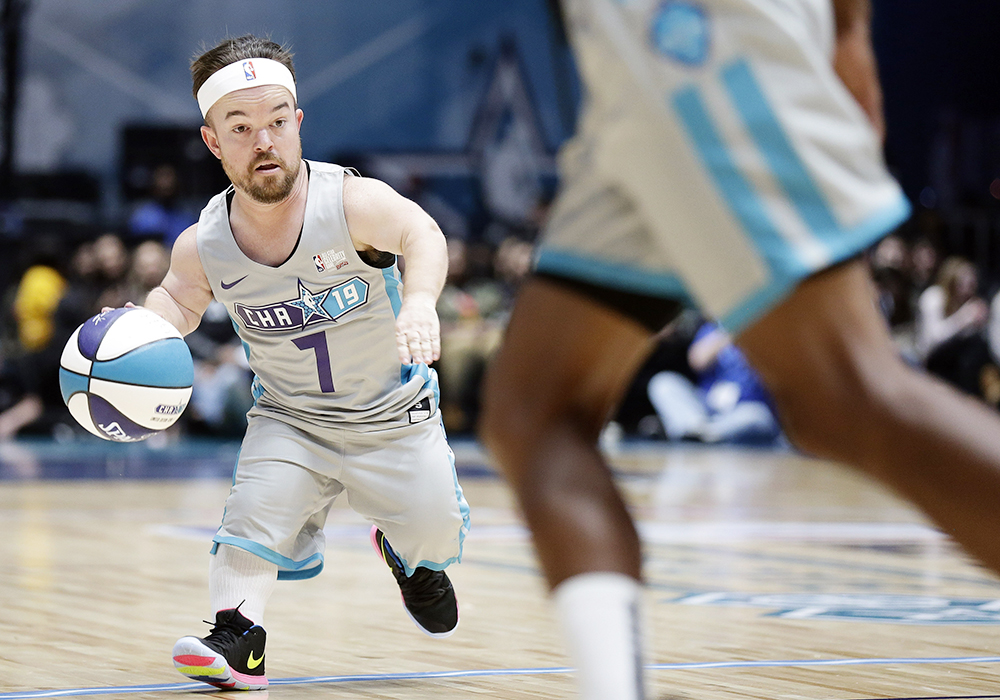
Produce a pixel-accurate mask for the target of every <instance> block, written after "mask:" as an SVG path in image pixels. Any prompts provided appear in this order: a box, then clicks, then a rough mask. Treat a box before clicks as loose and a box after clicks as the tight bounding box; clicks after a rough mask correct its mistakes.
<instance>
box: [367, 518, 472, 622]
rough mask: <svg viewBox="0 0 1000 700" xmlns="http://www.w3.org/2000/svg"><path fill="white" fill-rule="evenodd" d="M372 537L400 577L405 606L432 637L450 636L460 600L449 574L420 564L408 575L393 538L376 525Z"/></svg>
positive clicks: (390, 566)
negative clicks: (456, 595)
mask: <svg viewBox="0 0 1000 700" xmlns="http://www.w3.org/2000/svg"><path fill="white" fill-rule="evenodd" d="M371 539H372V547H374V548H375V551H376V552H378V553H379V556H380V557H382V561H384V562H385V563H386V564H388V565H389V569H390V570H391V571H392V575H393V576H395V577H396V583H398V584H399V592H400V594H401V595H402V597H403V609H404V610H406V614H407V615H409V616H410V619H411V620H413V622H414V624H416V626H417V627H419V628H420V630H421V631H422V632H423V633H424V634H428V635H430V636H431V637H450V636H451V635H452V633H453V632H454V631H455V628H456V627H458V600H456V599H455V588H454V587H453V586H452V585H451V581H449V580H448V574H446V573H445V572H443V571H433V570H431V569H428V568H426V567H423V566H418V567H417V568H416V569H415V570H414V572H413V575H412V576H407V575H406V572H405V571H404V570H403V565H402V563H401V562H400V561H399V557H397V556H396V553H395V552H394V551H392V547H390V546H389V540H387V539H386V538H385V535H384V534H383V533H382V531H381V530H379V529H378V528H377V527H375V526H374V525H372V533H371Z"/></svg>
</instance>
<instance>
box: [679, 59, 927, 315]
mask: <svg viewBox="0 0 1000 700" xmlns="http://www.w3.org/2000/svg"><path fill="white" fill-rule="evenodd" d="M722 80H723V83H724V85H725V87H726V90H727V92H728V94H729V96H730V98H731V99H732V101H733V103H734V105H735V107H736V109H737V112H738V113H739V115H740V117H741V118H742V120H743V122H744V126H745V127H746V128H747V131H748V132H749V133H750V135H751V138H752V139H753V141H754V144H755V145H756V146H757V148H758V149H759V150H760V152H761V153H762V155H763V157H764V159H765V161H766V162H767V164H768V166H769V167H770V168H771V170H772V171H773V175H774V177H775V179H776V180H777V181H778V183H779V185H780V186H781V188H782V190H783V192H784V194H785V195H786V196H787V197H788V199H789V200H790V203H791V204H792V206H794V207H795V209H796V211H797V213H798V215H799V217H800V218H801V219H802V221H803V222H804V223H805V225H806V226H807V227H808V228H809V230H810V232H811V233H812V235H813V236H815V239H816V240H817V241H818V242H819V243H820V244H822V245H823V246H824V248H825V249H826V253H827V258H826V260H825V262H824V265H823V267H828V266H830V265H834V264H836V263H838V262H841V261H843V260H846V259H848V258H850V257H851V256H853V255H856V254H857V253H859V252H861V251H862V250H864V249H865V248H867V247H868V246H870V245H872V244H873V243H875V242H876V241H877V240H879V239H880V238H881V237H883V236H884V235H885V234H886V233H888V232H889V231H891V230H892V229H893V228H894V227H895V226H897V225H899V224H900V223H902V222H903V221H905V220H906V218H907V217H908V216H909V214H910V204H909V202H908V201H906V199H905V198H904V197H902V195H900V197H899V199H897V200H896V201H894V202H892V203H891V204H890V205H888V206H887V207H886V208H885V209H883V210H882V211H880V212H878V213H876V214H875V215H873V216H871V217H869V218H868V219H867V220H866V221H865V222H863V223H861V224H859V225H857V226H853V227H851V228H850V229H845V228H844V227H842V226H841V225H840V224H838V223H837V220H836V218H835V216H834V214H833V212H832V211H831V209H830V207H829V205H828V203H827V202H826V200H825V198H824V197H823V195H822V193H821V192H820V190H819V188H818V187H817V186H816V184H815V182H814V181H813V179H812V178H811V176H810V175H809V172H808V171H807V169H806V167H805V164H804V163H803V162H802V161H801V159H800V158H799V156H798V154H797V153H796V152H795V149H794V147H793V146H792V143H791V141H790V140H789V138H788V137H787V135H786V134H785V132H784V129H783V128H782V126H781V125H780V123H779V122H778V120H777V118H776V116H775V114H774V112H773V110H772V109H771V107H770V105H769V103H768V102H767V99H766V96H765V95H764V93H763V91H762V90H761V88H760V85H759V83H758V82H757V80H756V78H755V77H754V75H753V73H752V71H751V69H750V66H749V64H747V63H746V61H743V60H741V61H736V62H734V63H731V64H729V65H728V66H727V67H725V68H724V69H723V71H722ZM671 103H672V105H673V108H674V110H675V112H676V113H677V115H678V117H679V118H680V122H681V124H682V125H683V127H684V129H685V132H686V133H687V136H688V138H689V140H690V141H691V144H692V146H693V147H694V150H695V153H696V154H697V155H698V157H699V158H700V160H701V162H702V165H703V166H704V168H705V170H706V172H707V173H708V175H709V177H710V178H711V179H712V182H713V183H714V185H715V188H716V190H717V191H718V192H719V194H720V196H721V198H722V199H723V201H724V202H725V204H726V206H727V207H728V208H729V211H730V213H731V214H732V215H733V217H734V218H735V219H736V221H737V222H738V223H739V225H740V226H741V228H742V229H743V230H744V232H745V233H746V234H747V237H748V239H749V241H750V242H751V244H752V245H753V246H754V248H755V249H756V250H757V251H758V253H759V254H760V255H761V258H762V259H763V261H764V263H765V264H766V265H767V268H768V270H769V273H770V276H771V279H770V281H769V282H768V283H766V284H765V285H763V286H761V287H759V288H758V289H757V290H756V291H754V292H753V293H752V294H750V295H749V296H748V297H747V298H745V299H743V300H742V301H741V302H740V303H739V304H737V305H735V307H734V308H732V309H730V310H729V311H728V312H726V313H725V314H723V317H722V318H721V319H719V321H720V323H722V325H723V326H724V327H725V328H726V329H727V330H729V331H730V332H732V333H738V332H740V331H741V330H743V329H744V328H746V326H748V325H750V324H751V323H753V322H754V321H755V320H756V319H758V318H760V316H762V315H763V314H764V313H766V312H767V311H768V310H770V309H771V308H772V307H773V306H774V305H775V304H777V303H778V302H779V301H780V300H781V299H782V298H784V297H785V296H786V295H787V294H789V293H790V292H791V290H792V289H794V288H795V286H796V285H797V284H798V283H799V282H800V281H801V280H802V279H804V278H805V277H808V276H809V275H811V274H813V273H814V272H816V271H817V270H818V269H819V268H814V267H812V266H809V265H807V264H806V263H805V261H803V260H802V259H801V258H800V257H799V256H798V255H797V254H796V253H795V251H794V249H793V248H792V246H791V245H789V244H788V243H787V242H786V241H785V240H784V238H783V237H782V235H781V233H780V231H779V230H778V228H777V227H776V226H775V224H774V222H773V221H772V220H771V217H770V216H769V215H768V212H767V209H766V207H765V205H764V202H763V199H762V197H761V196H760V194H759V193H758V192H757V191H756V190H755V189H754V187H753V185H752V184H751V182H750V181H749V180H748V179H747V178H746V176H745V175H744V174H743V173H742V172H741V171H740V169H739V166H738V165H737V164H736V162H735V160H734V159H733V157H732V155H731V153H730V149H729V147H728V145H727V144H726V142H725V140H724V139H723V137H722V134H721V132H720V130H719V129H718V127H717V126H716V123H715V121H714V120H713V118H712V116H711V114H710V113H709V111H708V108H707V106H706V104H705V101H704V99H703V98H702V95H701V92H700V91H699V89H698V88H697V87H695V86H688V87H685V88H682V89H680V90H678V91H677V92H675V93H674V94H673V96H672V97H671Z"/></svg>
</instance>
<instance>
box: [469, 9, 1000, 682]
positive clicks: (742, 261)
mask: <svg viewBox="0 0 1000 700" xmlns="http://www.w3.org/2000/svg"><path fill="white" fill-rule="evenodd" d="M563 10H564V12H565V20H566V23H567V26H568V29H569V33H570V37H571V40H572V42H573V46H574V49H575V52H576V57H577V60H578V65H579V68H580V71H581V73H582V76H583V80H584V83H585V86H586V89H587V92H586V98H585V102H584V106H583V113H582V115H581V117H580V121H579V130H578V133H577V135H576V136H575V138H574V139H573V140H572V141H571V142H570V143H569V144H568V145H567V146H566V147H565V149H564V151H563V153H562V154H561V167H562V175H563V180H562V186H563V189H562V192H561V194H560V197H559V199H558V201H557V202H556V205H555V208H554V211H553V214H552V218H551V222H550V224H549V227H548V230H547V232H546V236H545V238H544V240H543V242H542V245H541V249H540V253H539V256H538V260H537V267H536V271H535V274H534V276H533V278H532V279H531V280H529V281H528V282H527V283H526V285H525V286H524V287H523V288H522V292H521V295H520V298H519V299H518V301H517V304H516V307H515V309H514V312H513V316H512V318H511V321H510V325H509V327H508V330H507V335H506V338H505V341H504V343H503V346H502V347H501V349H500V351H499V353H498V355H497V357H496V359H495V363H494V364H493V366H492V367H491V369H490V371H489V373H488V376H487V379H486V385H485V399H484V400H485V406H484V415H483V418H482V421H481V425H480V430H481V435H482V436H483V438H484V440H485V442H486V444H487V445H488V447H489V448H490V450H491V451H492V453H493V455H494V456H495V457H496V459H497V461H498V463H499V465H500V466H501V467H502V469H503V471H504V472H505V474H506V476H507V477H508V479H509V480H510V482H511V484H512V485H513V488H514V490H515V492H516V493H517V496H518V498H519V501H520V504H521V506H522V508H523V511H524V514H525V517H526V519H527V521H528V523H529V525H530V527H531V529H532V532H533V535H534V543H535V546H536V548H537V551H538V555H539V558H540V560H541V562H542V566H543V569H544V573H545V576H546V577H547V579H548V582H549V584H550V586H551V588H552V590H553V596H554V600H555V605H556V608H557V612H558V616H559V618H560V621H561V624H562V625H563V627H564V629H565V634H566V639H567V644H568V646H569V650H570V653H571V657H572V658H573V661H574V663H575V665H576V667H577V668H578V676H577V678H578V683H579V687H580V690H581V693H582V696H583V697H584V698H587V699H588V700H597V699H600V700H618V699H623V700H624V699H628V700H635V699H637V698H641V697H643V688H642V651H641V649H642V648H641V634H640V614H639V612H638V608H639V602H640V593H641V590H640V583H639V581H640V552H639V541H638V538H637V536H636V531H635V527H634V524H633V521H632V519H631V517H630V516H629V513H628V512H627V510H626V507H625V504H624V503H623V501H622V498H621V496H620V495H619V492H618V491H617V490H616V488H615V486H614V483H613V481H612V476H611V473H610V471H609V469H608V467H607V465H606V463H605V462H604V460H603V459H602V457H601V455H600V454H599V452H598V449H597V438H598V434H599V433H600V431H601V428H602V426H603V425H604V423H605V421H606V419H607V418H608V416H609V414H610V413H611V411H612V409H613V408H614V406H615V404H616V402H617V401H618V400H619V397H620V396H621V395H622V394H623V392H624V390H625V387H626V386H627V385H628V383H629V381H630V379H631V377H632V375H633V373H634V372H635V370H636V369H637V368H638V367H639V366H640V364H641V363H642V361H643V359H644V358H645V357H646V355H647V353H648V352H649V350H650V347H651V340H650V339H651V337H652V335H653V334H654V333H655V332H656V331H657V330H659V329H660V328H661V327H662V326H663V325H664V324H665V323H666V322H667V321H668V320H669V319H670V318H672V316H673V315H674V314H675V313H676V312H677V309H678V307H679V305H680V304H679V302H680V301H682V300H691V301H693V302H694V303H696V304H698V305H699V306H700V307H701V309H702V310H703V311H704V312H705V313H706V315H708V316H710V317H712V318H715V319H719V320H720V321H721V323H722V325H723V326H724V327H725V328H726V329H727V330H728V331H729V332H730V333H731V334H732V335H733V336H734V337H735V338H736V340H737V343H738V344H739V346H740V347H741V348H742V349H743V350H744V352H745V353H746V355H747V356H748V358H749V360H750V361H751V363H752V364H753V365H754V366H755V367H756V369H757V370H758V371H759V373H760V374H761V376H762V378H763V380H764V382H765V384H766V385H767V387H768V388H769V390H770V391H771V393H772V395H773V397H774V400H775V403H776V405H777V408H778V411H779V414H780V416H781V419H782V421H783V425H784V428H785V429H786V431H787V434H788V436H789V438H790V439H791V440H792V441H793V442H794V443H795V444H796V445H797V446H799V447H800V448H802V449H803V450H805V451H807V452H809V453H811V454H814V455H817V456H820V457H825V458H829V459H834V460H839V461H842V462H845V463H847V464H851V465H854V466H856V467H859V468H861V469H864V470H865V471H867V472H868V473H870V474H872V475H873V476H876V477H878V478H880V479H882V480H884V481H885V482H887V483H888V484H890V485H891V486H893V487H895V488H896V489H897V490H898V491H900V492H901V493H902V494H905V495H906V496H908V497H909V498H911V499H912V500H913V501H914V502H915V503H917V504H919V505H920V506H921V507H922V508H924V509H925V510H926V512H927V513H928V514H929V515H930V516H931V517H932V518H934V519H935V520H936V522H937V523H938V524H939V525H941V526H942V527H943V528H944V529H945V530H947V531H948V532H949V533H951V534H952V535H953V536H954V537H955V538H956V539H958V540H959V541H960V542H961V543H963V544H964V545H965V546H966V547H967V548H968V550H969V551H970V552H971V553H972V554H974V555H976V556H978V557H979V558H980V559H982V560H983V561H984V562H986V563H987V564H989V565H990V566H992V567H993V568H994V569H997V570H1000V538H998V537H997V536H996V533H997V532H1000V508H998V507H997V504H998V503H1000V419H998V418H997V416H996V415H995V414H993V413H992V412H990V411H988V410H987V409H986V408H984V407H983V406H982V405H980V404H979V403H977V402H975V401H973V400H970V399H967V398H965V397H962V396H959V395H958V394H957V393H955V392H954V391H952V390H950V389H948V388H946V387H945V386H944V385H943V384H941V383H939V382H937V381H934V380H933V379H930V378H928V377H927V376H925V375H922V374H919V373H917V372H914V371H912V370H911V369H909V368H908V367H906V366H904V364H903V363H902V362H901V361H900V360H899V359H898V353H897V352H896V349H895V347H894V346H893V343H892V340H891V338H890V336H889V333H888V331H887V329H886V327H885V324H884V323H883V321H882V318H881V317H880V315H879V312H878V310H877V309H876V307H875V304H874V293H873V290H872V287H871V284H870V281H869V277H868V272H867V270H866V267H865V263H864V262H863V261H862V260H860V259H859V258H858V256H859V254H860V253H861V251H863V250H864V249H865V248H867V247H868V246H870V245H871V244H872V243H873V242H875V241H876V240H878V239H879V238H880V237H882V236H884V235H885V234H886V233H887V232H889V231H890V230H892V229H893V228H894V227H895V226H896V225H898V224H899V223H900V222H901V221H903V220H904V219H905V218H906V217H907V216H908V214H909V206H908V204H907V202H906V201H905V199H904V197H903V195H902V194H901V191H900V189H899V187H898V186H897V184H896V183H895V182H894V181H893V180H892V178H891V177H890V176H889V175H888V173H887V171H886V168H885V166H884V164H883V161H882V157H881V132H882V117H881V106H880V102H881V96H880V95H881V93H880V88H879V84H878V78H877V73H876V68H875V60H874V55H873V51H872V47H871V42H870V36H869V13H870V8H869V6H868V3H867V0H835V1H834V2H833V3H832V4H831V2H830V1H829V0H667V2H661V1H660V0H637V1H635V2H628V3H622V2H616V1H614V0H566V2H564V3H563Z"/></svg>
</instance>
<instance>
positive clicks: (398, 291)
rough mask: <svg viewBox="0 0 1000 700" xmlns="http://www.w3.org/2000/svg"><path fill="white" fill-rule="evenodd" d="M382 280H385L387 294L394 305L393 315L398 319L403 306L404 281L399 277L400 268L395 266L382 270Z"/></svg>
mask: <svg viewBox="0 0 1000 700" xmlns="http://www.w3.org/2000/svg"><path fill="white" fill-rule="evenodd" d="M382 279H384V280H385V293H386V294H387V295H388V296H389V303H391V304H392V313H393V315H394V316H396V317H397V318H398V317H399V310H400V309H401V308H402V306H403V280H402V278H401V277H400V276H399V268H398V267H396V265H395V264H393V265H391V266H390V267H385V268H382Z"/></svg>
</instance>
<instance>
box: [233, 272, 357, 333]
mask: <svg viewBox="0 0 1000 700" xmlns="http://www.w3.org/2000/svg"><path fill="white" fill-rule="evenodd" d="M298 283H299V296H298V298H297V299H289V300H288V301H279V302H277V303H275V304H268V305H266V306H246V305H244V304H236V305H235V308H234V310H235V311H236V315H237V316H239V317H240V319H241V320H242V321H243V324H244V325H245V326H246V327H247V328H249V329H252V330H255V331H264V332H279V331H290V330H299V329H302V328H305V327H306V326H310V325H312V324H314V323H320V322H322V321H336V320H337V319H338V318H340V317H341V316H343V315H344V314H346V313H347V312H348V311H350V310H352V309H356V308H357V307H359V306H361V305H362V304H364V303H365V302H367V301H368V283H367V282H365V281H364V280H363V279H361V278H360V277H352V278H351V279H349V280H347V281H346V282H343V283H342V284H338V285H337V286H336V287H330V288H329V289H323V290H321V291H319V292H313V291H312V290H310V289H307V288H306V286H305V285H304V284H302V280H299V281H298Z"/></svg>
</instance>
